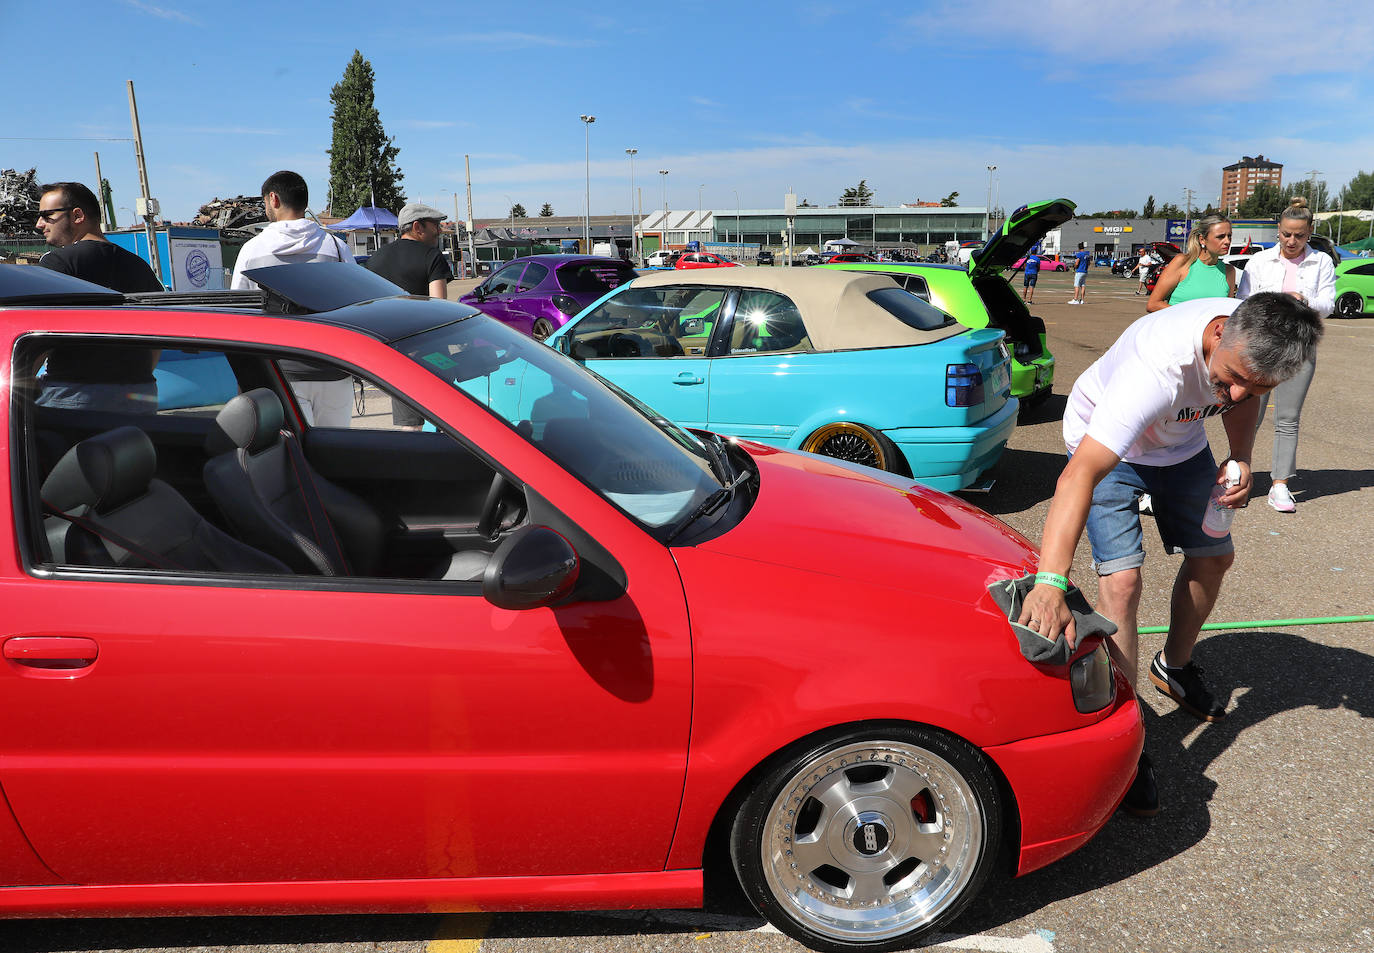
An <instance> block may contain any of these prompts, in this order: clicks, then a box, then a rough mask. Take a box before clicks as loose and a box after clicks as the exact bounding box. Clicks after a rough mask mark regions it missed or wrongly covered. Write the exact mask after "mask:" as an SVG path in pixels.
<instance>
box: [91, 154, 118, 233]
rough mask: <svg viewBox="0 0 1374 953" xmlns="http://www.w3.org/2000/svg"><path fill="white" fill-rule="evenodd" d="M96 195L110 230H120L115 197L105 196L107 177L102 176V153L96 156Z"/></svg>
mask: <svg viewBox="0 0 1374 953" xmlns="http://www.w3.org/2000/svg"><path fill="white" fill-rule="evenodd" d="M95 194H96V195H97V196H98V197H99V199H100V211H101V212H102V213H103V215H104V218H105V221H106V223H108V225H109V227H110V228H118V227H119V222H117V221H115V210H114V195H112V194H111V195H106V194H105V177H104V176H103V175H101V174H100V153H99V152H97V153H96V154H95Z"/></svg>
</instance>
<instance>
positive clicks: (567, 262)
mask: <svg viewBox="0 0 1374 953" xmlns="http://www.w3.org/2000/svg"><path fill="white" fill-rule="evenodd" d="M634 277H636V272H635V270H634V268H632V267H631V266H630V265H629V263H628V262H624V261H621V260H620V259H618V258H603V257H601V256H598V255H529V256H527V257H525V258H517V259H515V260H514V261H512V262H510V263H509V264H507V265H504V266H503V267H502V268H501V270H500V271H498V272H496V273H495V274H494V275H492V276H491V277H490V278H488V279H486V280H485V281H483V282H482V283H481V284H480V285H478V286H477V287H476V288H473V289H472V290H471V291H469V292H468V293H467V294H465V295H463V296H462V297H461V298H460V299H459V300H460V301H462V302H463V303H464V304H470V305H472V306H473V307H474V308H477V309H478V310H479V311H482V312H483V313H485V314H488V315H490V316H491V317H493V318H496V319H497V320H498V321H503V322H505V323H506V324H509V325H510V326H511V327H513V328H515V329H516V330H518V331H523V332H524V333H526V334H528V335H529V336H530V337H532V338H534V339H535V340H536V341H542V340H544V339H545V338H546V337H548V336H549V335H550V334H552V333H553V332H555V331H557V330H558V329H559V328H561V327H562V326H563V325H565V324H567V323H568V320H569V319H570V318H571V317H572V316H573V315H575V314H577V313H578V312H579V311H581V310H582V309H583V308H585V307H586V306H587V305H589V304H591V303H592V302H593V301H595V300H596V299H597V298H599V297H601V296H602V295H604V294H605V293H606V292H608V291H610V290H611V289H612V288H618V287H620V286H621V285H623V284H624V283H625V282H627V281H629V280H631V279H632V278H634Z"/></svg>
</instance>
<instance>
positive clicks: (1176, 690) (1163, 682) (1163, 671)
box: [1150, 652, 1226, 721]
mask: <svg viewBox="0 0 1374 953" xmlns="http://www.w3.org/2000/svg"><path fill="white" fill-rule="evenodd" d="M1150 681H1152V682H1154V686H1155V688H1157V689H1158V690H1159V692H1160V694H1163V695H1168V696H1169V697H1170V698H1172V699H1173V700H1174V701H1176V702H1178V705H1179V707H1180V708H1182V709H1183V710H1184V711H1186V712H1187V713H1188V714H1190V715H1192V716H1193V717H1194V718H1198V719H1200V720H1202V721H1221V720H1222V719H1223V718H1225V717H1226V705H1225V704H1224V703H1222V702H1219V701H1217V700H1216V699H1215V698H1213V697H1212V693H1211V692H1210V691H1208V690H1207V686H1206V684H1204V683H1203V681H1202V669H1201V668H1199V667H1198V666H1197V664H1196V663H1195V662H1189V663H1188V664H1187V665H1185V666H1183V667H1182V668H1168V667H1166V666H1165V665H1164V653H1163V652H1156V653H1155V657H1154V661H1152V662H1151V663H1150Z"/></svg>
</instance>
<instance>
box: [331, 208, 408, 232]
mask: <svg viewBox="0 0 1374 953" xmlns="http://www.w3.org/2000/svg"><path fill="white" fill-rule="evenodd" d="M329 227H330V228H331V229H333V230H334V231H336V232H351V231H353V230H355V229H360V228H396V227H398V223H397V221H396V216H395V215H393V214H392V213H391V212H388V211H387V210H386V209H384V208H378V207H377V206H375V205H364V206H363V207H362V208H360V209H358V210H357V211H356V212H354V213H353V214H352V215H350V216H348V218H346V219H344V220H343V221H342V222H335V223H334V224H333V225H330V226H329Z"/></svg>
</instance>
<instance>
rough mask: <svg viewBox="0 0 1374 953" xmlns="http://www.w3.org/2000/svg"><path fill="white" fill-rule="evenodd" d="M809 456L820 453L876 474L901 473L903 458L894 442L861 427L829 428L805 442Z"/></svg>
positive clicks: (840, 424) (805, 448) (819, 431)
mask: <svg viewBox="0 0 1374 953" xmlns="http://www.w3.org/2000/svg"><path fill="white" fill-rule="evenodd" d="M801 448H802V449H803V450H805V451H806V452H808V453H819V454H822V455H824V456H827V457H834V458H835V459H837V460H847V461H848V462H850V463H861V464H863V465H864V466H866V467H873V468H875V469H877V470H891V471H893V472H894V473H900V472H901V468H902V462H901V461H902V455H901V453H900V452H898V450H897V448H896V446H894V445H893V443H892V441H891V440H889V439H887V438H886V437H884V436H883V435H882V434H880V433H878V432H877V431H876V430H871V429H869V428H868V427H865V426H863V425H862V424H854V423H849V422H847V421H846V422H840V423H833V424H826V425H825V426H824V427H822V428H821V429H820V430H817V431H816V432H815V433H813V434H812V435H811V436H809V437H807V438H806V440H804V441H803V442H802V445H801Z"/></svg>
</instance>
